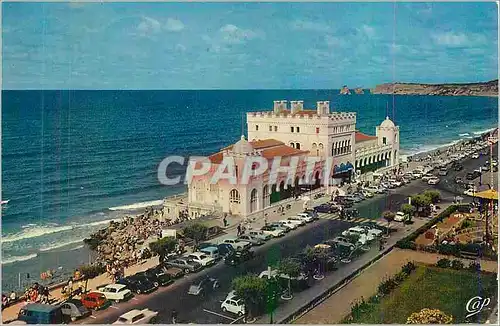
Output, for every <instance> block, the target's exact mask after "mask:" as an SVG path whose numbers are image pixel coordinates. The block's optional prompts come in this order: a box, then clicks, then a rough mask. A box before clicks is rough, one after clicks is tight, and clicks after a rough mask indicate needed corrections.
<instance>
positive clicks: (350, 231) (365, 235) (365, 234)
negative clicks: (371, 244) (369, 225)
mask: <svg viewBox="0 0 500 326" xmlns="http://www.w3.org/2000/svg"><path fill="white" fill-rule="evenodd" d="M350 234H355V235H358V236H359V237H360V242H361V243H363V242H365V243H366V241H372V240H373V239H375V237H374V236H373V235H371V234H369V233H368V231H366V230H365V229H362V228H360V227H356V226H354V227H352V228H349V229H347V230H345V231H343V232H342V235H343V236H344V237H346V236H348V235H350ZM365 238H366V239H365ZM365 240H366V241H365Z"/></svg>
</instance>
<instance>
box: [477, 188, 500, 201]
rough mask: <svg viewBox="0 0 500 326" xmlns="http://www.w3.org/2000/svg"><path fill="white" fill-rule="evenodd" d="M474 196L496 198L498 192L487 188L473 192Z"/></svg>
mask: <svg viewBox="0 0 500 326" xmlns="http://www.w3.org/2000/svg"><path fill="white" fill-rule="evenodd" d="M474 197H477V198H482V199H489V200H498V192H497V191H496V190H495V189H488V190H485V191H481V192H478V193H475V194H474Z"/></svg>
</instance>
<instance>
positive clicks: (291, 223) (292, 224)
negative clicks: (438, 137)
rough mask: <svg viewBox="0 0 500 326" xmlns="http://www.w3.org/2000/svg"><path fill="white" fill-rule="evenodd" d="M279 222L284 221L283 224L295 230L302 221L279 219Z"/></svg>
mask: <svg viewBox="0 0 500 326" xmlns="http://www.w3.org/2000/svg"><path fill="white" fill-rule="evenodd" d="M278 223H282V224H284V225H286V226H288V227H289V228H290V229H292V230H295V229H296V228H298V227H299V225H300V223H302V222H296V221H292V220H281V221H278Z"/></svg>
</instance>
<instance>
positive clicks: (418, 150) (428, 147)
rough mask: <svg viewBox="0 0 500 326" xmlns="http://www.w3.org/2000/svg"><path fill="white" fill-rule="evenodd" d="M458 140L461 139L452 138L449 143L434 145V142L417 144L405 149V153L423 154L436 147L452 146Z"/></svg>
mask: <svg viewBox="0 0 500 326" xmlns="http://www.w3.org/2000/svg"><path fill="white" fill-rule="evenodd" d="M460 141H461V140H454V141H451V142H449V143H446V144H440V145H436V144H434V145H417V148H413V149H409V150H407V151H405V153H408V154H407V155H419V154H423V153H428V152H432V151H435V150H437V149H441V148H446V147H449V146H453V145H455V144H457V143H459V142H460ZM419 146H421V147H419Z"/></svg>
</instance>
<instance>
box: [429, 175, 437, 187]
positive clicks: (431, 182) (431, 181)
mask: <svg viewBox="0 0 500 326" xmlns="http://www.w3.org/2000/svg"><path fill="white" fill-rule="evenodd" d="M438 183H439V178H436V177H434V178H430V179H429V181H427V184H430V185H437V184H438Z"/></svg>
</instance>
